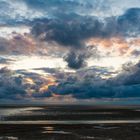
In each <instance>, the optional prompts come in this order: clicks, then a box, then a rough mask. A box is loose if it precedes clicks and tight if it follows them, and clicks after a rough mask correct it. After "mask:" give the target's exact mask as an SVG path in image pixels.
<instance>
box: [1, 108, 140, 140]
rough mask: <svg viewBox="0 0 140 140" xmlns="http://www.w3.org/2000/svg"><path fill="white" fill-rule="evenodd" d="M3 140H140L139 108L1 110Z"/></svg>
mask: <svg viewBox="0 0 140 140" xmlns="http://www.w3.org/2000/svg"><path fill="white" fill-rule="evenodd" d="M0 116H1V120H0V140H139V139H140V110H139V108H131V109H130V108H95V107H94V108H93V107H87V106H86V107H81V106H80V107H71V106H67V107H66V106H65V107H63V106H61V107H58V106H49V107H22V108H21V107H14V108H13V107H10V108H9V107H7V108H4V107H1V108H0Z"/></svg>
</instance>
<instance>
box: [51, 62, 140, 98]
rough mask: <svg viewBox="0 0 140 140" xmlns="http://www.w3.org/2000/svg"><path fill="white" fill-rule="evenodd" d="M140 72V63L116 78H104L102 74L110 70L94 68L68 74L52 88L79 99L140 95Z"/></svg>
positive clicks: (129, 67)
mask: <svg viewBox="0 0 140 140" xmlns="http://www.w3.org/2000/svg"><path fill="white" fill-rule="evenodd" d="M98 72H99V73H100V74H99V73H98ZM139 72H140V63H138V64H136V65H134V66H128V68H127V69H126V68H125V69H124V71H123V72H122V73H121V74H119V75H117V76H116V77H114V78H109V79H103V78H101V77H100V76H101V75H107V74H109V73H108V71H106V70H103V68H102V70H101V68H99V70H97V69H94V68H93V69H90V70H86V71H84V70H83V71H79V72H77V73H76V74H75V75H72V76H68V77H67V78H66V79H65V80H63V82H61V83H60V84H59V85H58V86H55V87H50V89H51V90H52V91H53V92H56V93H59V94H62V95H67V94H72V95H73V96H74V97H75V98H79V99H81V98H83V99H85V98H129V97H140V92H139V91H140V77H139ZM101 73H102V74H101Z"/></svg>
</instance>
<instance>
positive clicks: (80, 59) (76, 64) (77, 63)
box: [64, 51, 86, 69]
mask: <svg viewBox="0 0 140 140" xmlns="http://www.w3.org/2000/svg"><path fill="white" fill-rule="evenodd" d="M85 57H86V56H85V55H84V54H76V53H75V52H73V51H72V52H70V53H69V54H68V55H67V56H66V57H65V58H64V60H65V61H66V62H67V63H68V67H70V68H72V69H79V68H82V67H85V66H86V62H85Z"/></svg>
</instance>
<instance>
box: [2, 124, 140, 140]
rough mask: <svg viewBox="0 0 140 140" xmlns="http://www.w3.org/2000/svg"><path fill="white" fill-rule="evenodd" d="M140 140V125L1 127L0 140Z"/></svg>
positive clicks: (29, 125)
mask: <svg viewBox="0 0 140 140" xmlns="http://www.w3.org/2000/svg"><path fill="white" fill-rule="evenodd" d="M89 139H93V140H139V139H140V124H99V125H43V124H42V125H31V124H28V125H0V140H89Z"/></svg>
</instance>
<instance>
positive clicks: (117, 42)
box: [86, 37, 140, 55]
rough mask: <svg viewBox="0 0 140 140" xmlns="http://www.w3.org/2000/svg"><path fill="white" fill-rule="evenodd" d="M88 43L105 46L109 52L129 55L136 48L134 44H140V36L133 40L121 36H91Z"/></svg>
mask: <svg viewBox="0 0 140 140" xmlns="http://www.w3.org/2000/svg"><path fill="white" fill-rule="evenodd" d="M86 43H87V45H91V46H97V47H101V48H104V49H105V50H106V51H107V52H115V53H117V54H119V55H127V54H130V53H131V52H132V51H133V50H134V49H135V48H134V46H135V47H136V46H137V47H138V46H140V38H137V39H131V40H126V39H124V38H121V37H112V38H91V39H89V40H88V41H87V42H86Z"/></svg>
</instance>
